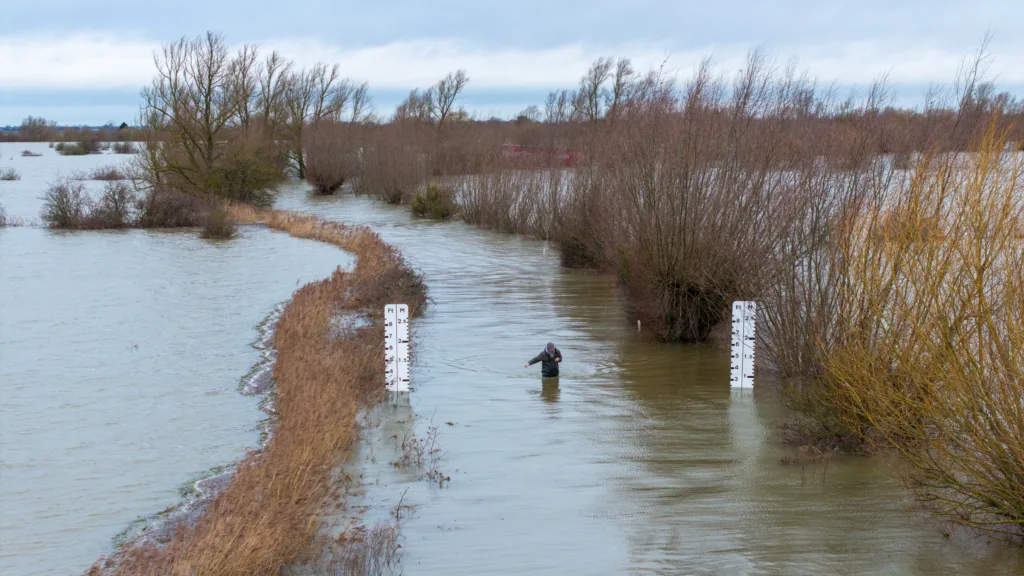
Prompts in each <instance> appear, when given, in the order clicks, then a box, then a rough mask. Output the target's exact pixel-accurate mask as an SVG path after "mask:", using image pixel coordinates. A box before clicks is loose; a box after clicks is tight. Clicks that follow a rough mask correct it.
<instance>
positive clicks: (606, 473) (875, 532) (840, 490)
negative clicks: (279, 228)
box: [278, 185, 1024, 575]
mask: <svg viewBox="0 0 1024 576" xmlns="http://www.w3.org/2000/svg"><path fill="white" fill-rule="evenodd" d="M278 205H279V206H280V207H283V208H291V209H297V210H303V211H308V212H312V213H316V214H319V215H321V216H323V217H326V218H328V219H331V220H337V221H342V222H348V223H355V224H367V225H370V226H372V227H373V228H374V229H375V230H377V231H378V232H379V233H380V234H381V235H382V236H383V238H384V239H385V240H386V241H388V242H390V243H392V244H394V245H395V246H397V247H398V248H399V249H401V250H402V252H403V253H404V254H405V256H406V257H407V258H408V260H409V261H410V262H411V263H412V264H413V266H415V267H416V268H418V269H419V270H421V271H422V272H423V274H424V276H425V278H426V282H427V284H428V285H429V287H430V295H431V297H432V298H433V304H432V305H431V306H430V308H429V310H428V311H427V312H426V314H425V315H424V316H423V317H422V318H419V319H417V320H414V321H413V347H414V354H415V357H414V361H413V368H412V385H413V391H412V393H411V394H410V395H409V397H408V398H407V399H403V400H401V401H399V403H398V405H397V406H389V407H387V408H386V409H383V410H382V411H381V412H382V415H381V416H380V417H379V419H378V420H377V424H378V427H377V428H374V429H372V430H371V431H370V433H369V434H368V437H367V440H366V441H365V442H363V443H362V445H361V446H360V449H359V450H358V451H357V453H356V454H355V455H354V457H353V462H354V466H355V468H356V469H358V471H359V472H358V473H359V474H361V475H362V485H363V487H362V488H361V489H358V490H355V493H356V496H354V497H353V499H352V507H353V508H354V509H358V510H362V508H361V507H365V510H366V511H365V512H363V513H362V518H363V520H364V521H368V522H374V521H377V520H380V519H386V518H388V516H389V512H390V511H391V510H392V509H393V508H394V506H396V505H397V504H398V503H399V502H400V501H401V502H402V504H403V505H411V506H412V508H411V509H408V510H406V511H405V515H406V516H407V518H406V519H405V520H404V522H403V524H402V534H403V536H402V546H403V548H402V551H403V567H404V571H405V573H406V574H444V575H452V574H661V573H681V574H943V573H945V574H1013V573H1024V553H1022V552H1021V550H1019V549H1017V548H1013V547H1004V546H1002V545H999V544H993V543H988V542H986V541H985V540H984V539H981V538H974V537H968V536H965V535H961V534H954V535H953V537H952V538H948V539H947V538H945V537H944V536H943V534H942V529H943V526H942V525H941V524H939V523H938V522H936V521H935V520H933V519H931V518H930V517H928V516H927V515H925V514H923V513H921V511H920V509H919V508H918V507H917V506H916V504H915V503H914V502H912V501H911V499H910V498H909V497H908V494H907V492H906V491H905V490H904V489H903V488H902V487H901V486H900V484H899V483H898V482H897V481H896V480H895V479H894V477H893V474H892V471H891V468H890V465H889V464H887V463H886V462H884V461H882V460H880V459H871V458H859V457H843V458H838V459H834V460H832V461H830V462H829V463H828V465H827V466H823V465H806V466H799V465H783V464H782V462H781V460H782V458H783V457H784V456H788V455H793V453H794V451H793V449H792V448H791V447H788V446H786V445H784V444H783V443H781V442H779V441H778V440H777V435H776V433H775V430H776V426H777V425H778V424H779V423H780V422H781V421H783V420H785V419H786V418H787V415H786V414H785V412H784V411H783V410H782V408H781V407H780V406H779V405H778V403H777V402H776V401H775V399H774V397H773V396H772V394H771V393H770V390H769V387H768V385H769V384H770V383H769V382H764V381H761V382H758V385H759V386H758V387H755V389H754V390H745V391H743V392H739V391H733V390H731V389H730V387H729V381H728V370H729V367H728V355H727V352H726V351H725V350H722V349H720V348H716V347H714V346H710V345H704V346H682V345H660V344H652V343H651V342H649V341H646V340H645V339H643V338H640V337H638V336H637V334H636V328H635V325H630V323H629V322H628V320H627V318H626V317H625V314H624V312H623V310H624V306H623V302H622V300H621V297H620V296H619V295H618V292H617V290H616V288H615V284H614V281H613V280H611V279H609V278H607V277H604V276H601V275H597V274H594V273H590V272H586V271H580V270H568V269H564V268H560V267H559V266H558V256H557V253H556V252H555V251H554V250H553V249H552V248H551V247H550V246H548V245H546V244H545V243H543V242H536V241H530V240H525V239H521V238H516V237H511V236H507V235H502V234H498V233H492V232H487V231H481V230H477V229H474V228H472V227H469V226H466V225H462V224H458V223H437V222H429V221H423V220H416V219H413V218H411V217H410V216H409V215H408V214H407V212H406V211H405V210H404V209H401V208H392V207H388V206H383V205H381V204H379V203H376V202H373V201H371V200H369V199H366V198H358V197H353V196H351V195H340V196H336V197H328V198H324V197H317V196H312V195H310V194H309V193H308V192H307V190H306V189H305V187H303V186H299V185H296V186H291V187H288V188H286V189H284V190H283V191H282V193H281V197H280V199H279V202H278ZM549 340H550V341H554V342H555V343H556V344H557V345H558V347H559V348H560V349H561V350H562V352H563V353H564V355H565V361H564V363H563V365H562V373H561V376H560V378H559V379H558V383H557V386H556V385H553V383H549V382H546V381H542V380H541V378H540V374H539V368H538V367H537V366H534V367H533V368H532V369H524V368H523V363H524V362H525V361H526V360H528V359H529V358H531V357H532V356H534V355H535V354H536V353H537V352H539V351H540V350H541V348H542V347H543V345H544V343H546V342H547V341H549ZM410 411H411V412H414V413H415V414H417V415H418V417H417V418H416V419H415V423H414V424H413V425H412V429H411V431H412V432H413V433H415V434H418V435H419V437H424V436H425V435H426V432H427V430H428V429H429V428H430V426H431V425H434V426H437V427H438V431H439V434H438V438H437V441H438V444H437V445H438V446H439V448H440V450H441V458H440V460H438V461H437V464H436V467H437V469H438V470H439V471H441V472H442V473H443V474H444V475H446V476H450V477H451V481H450V483H448V484H446V485H445V486H444V487H443V488H442V487H438V486H437V485H436V484H435V483H432V482H429V481H427V480H424V479H422V473H423V471H424V470H418V471H417V470H412V469H407V468H396V467H394V466H392V465H390V464H389V462H390V461H392V460H394V459H395V458H396V457H397V454H398V452H399V449H398V448H397V444H398V442H399V440H398V439H395V438H393V436H398V437H399V439H400V438H401V437H403V435H405V434H408V433H409V432H410V428H409V426H410V425H409V424H405V423H404V422H405V421H406V420H407V419H408V417H409V413H410ZM448 423H451V425H449V424H448ZM426 468H429V465H428V466H427V467H426Z"/></svg>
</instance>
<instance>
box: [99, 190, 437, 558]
mask: <svg viewBox="0 0 1024 576" xmlns="http://www.w3.org/2000/svg"><path fill="white" fill-rule="evenodd" d="M233 215H234V217H235V218H236V219H237V220H239V221H240V222H248V223H255V222H263V223H264V224H266V225H267V226H269V227H271V228H273V229H277V230H283V231H286V232H288V233H289V234H291V235H293V236H296V237H299V238H308V239H312V240H317V241H320V242H327V243H330V244H334V245H336V246H338V247H340V248H342V249H344V250H346V251H349V252H351V253H352V254H354V255H355V256H356V259H357V260H356V266H355V268H354V269H353V270H352V271H351V272H345V271H342V270H340V269H338V270H336V271H335V272H334V274H332V275H331V276H330V277H329V278H326V279H324V280H320V281H317V282H312V283H310V284H307V285H305V286H303V287H302V288H300V289H299V290H298V291H296V292H295V294H294V296H293V298H292V300H291V302H289V303H288V305H287V306H286V307H285V309H284V311H283V313H282V315H281V320H280V322H279V323H278V326H277V330H276V332H275V335H274V345H275V347H276V348H277V350H278V356H277V360H276V362H275V365H274V380H275V382H276V393H277V407H276V410H277V425H276V430H275V432H274V434H273V435H272V437H271V439H270V441H269V442H268V444H267V446H266V448H265V449H264V450H263V451H261V452H259V453H255V454H252V455H251V456H249V457H248V458H246V459H245V460H244V461H243V462H242V463H241V464H240V465H239V467H238V471H237V473H236V474H235V476H234V477H233V478H232V480H231V482H230V484H229V485H228V487H227V488H226V490H225V491H224V492H222V493H221V494H219V495H218V496H217V497H216V498H215V500H214V501H213V502H212V504H211V505H210V507H209V508H208V510H207V512H206V514H205V515H203V516H202V517H201V518H200V520H199V521H198V522H197V523H196V524H195V525H194V526H185V525H182V526H178V527H176V529H175V530H174V531H173V536H172V537H171V539H170V541H168V542H165V543H154V542H148V541H143V542H139V543H137V544H135V545H133V546H129V547H128V548H126V549H125V550H123V551H122V552H120V554H118V555H117V557H115V558H114V559H113V561H112V562H110V563H109V565H108V566H107V567H106V568H105V569H104V568H102V567H101V566H100V565H99V564H98V565H97V566H96V567H95V568H94V570H93V573H95V574H100V573H104V572H107V573H113V574H125V575H127V574H181V575H185V574H187V575H190V576H191V575H198V574H216V575H238V576H242V575H250V574H273V573H276V572H277V571H278V570H279V569H280V568H281V567H282V566H285V565H287V564H289V563H290V562H292V561H294V560H295V559H296V557H297V556H298V555H299V554H300V553H301V552H302V551H304V550H307V549H309V548H310V547H311V546H312V545H314V544H315V541H316V538H317V534H318V530H319V529H320V527H321V525H322V524H321V523H322V515H323V514H324V513H325V512H327V511H329V510H330V509H331V508H332V506H333V505H335V504H336V503H337V501H338V500H339V498H340V496H339V494H338V491H337V484H336V483H335V482H334V480H335V477H334V475H335V473H336V470H337V467H338V466H339V465H340V464H341V462H343V460H344V458H345V455H346V453H347V451H348V449H349V447H350V446H351V444H352V442H353V441H354V440H355V438H356V435H357V430H356V418H355V417H356V413H357V412H358V410H359V409H360V408H362V407H364V406H367V405H368V404H370V403H372V402H375V401H377V400H378V399H379V398H380V397H381V396H382V394H383V362H382V361H381V359H382V358H383V353H384V350H383V342H384V327H383V325H382V323H381V318H382V310H383V306H384V305H385V304H386V303H388V302H406V303H408V304H409V307H410V313H411V314H413V315H416V314H418V313H420V312H421V311H422V309H423V306H424V304H425V298H426V288H425V286H424V284H423V282H422V280H421V279H420V277H419V276H418V275H417V274H416V273H415V272H413V271H412V269H411V268H410V267H409V266H408V265H407V264H406V263H405V261H404V260H403V259H402V257H401V255H400V254H399V253H398V252H397V251H396V250H395V249H394V248H392V247H391V246H389V245H387V244H386V243H384V242H383V241H382V240H381V239H380V237H379V236H378V235H377V234H375V233H374V232H372V231H371V230H369V229H368V228H365V227H348V226H344V225H342V224H337V223H332V222H326V221H324V220H321V219H319V218H317V217H314V216H307V215H301V214H295V213H291V212H286V211H277V210H270V211H263V210H258V209H253V208H248V207H244V208H236V209H234V210H233ZM345 314H361V315H365V316H366V317H367V318H369V319H370V320H371V323H370V325H369V326H366V327H363V328H358V329H354V330H352V331H349V332H345V333H342V334H334V333H333V332H332V318H335V317H336V316H338V315H345Z"/></svg>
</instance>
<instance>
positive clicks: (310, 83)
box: [285, 63, 353, 179]
mask: <svg viewBox="0 0 1024 576" xmlns="http://www.w3.org/2000/svg"><path fill="white" fill-rule="evenodd" d="M352 90H353V88H352V81H351V80H348V79H342V78H340V74H339V68H338V65H337V64H335V65H333V66H331V67H329V68H328V67H327V65H326V64H323V63H317V64H316V65H314V66H313V67H312V68H310V69H309V70H303V71H301V72H296V73H292V74H291V75H290V77H289V78H288V82H287V88H286V91H285V109H286V112H287V124H286V128H285V138H286V142H287V146H288V159H289V161H290V162H291V164H292V167H293V168H294V169H295V172H296V175H297V176H298V177H299V178H300V179H304V178H305V177H306V160H305V156H304V155H303V150H302V141H303V140H302V134H303V131H304V130H305V128H306V126H307V125H309V124H316V123H318V122H320V121H322V120H336V119H338V118H339V117H340V116H341V114H342V112H343V110H344V108H345V106H346V105H347V104H348V101H349V98H350V96H351V94H352Z"/></svg>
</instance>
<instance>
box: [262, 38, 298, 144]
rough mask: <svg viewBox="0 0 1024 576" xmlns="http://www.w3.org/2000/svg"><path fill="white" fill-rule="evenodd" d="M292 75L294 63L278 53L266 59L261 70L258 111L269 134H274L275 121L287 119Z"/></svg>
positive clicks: (263, 126) (272, 53)
mask: <svg viewBox="0 0 1024 576" xmlns="http://www.w3.org/2000/svg"><path fill="white" fill-rule="evenodd" d="M291 73H292V63H291V62H290V61H288V60H286V59H285V58H284V57H283V56H281V54H279V53H278V52H276V51H274V52H271V53H270V54H269V55H268V56H267V57H266V59H265V60H264V61H263V65H262V66H261V68H260V71H259V78H258V84H259V88H258V94H257V97H256V110H257V114H258V115H259V117H260V124H261V126H262V128H264V129H265V130H267V131H268V132H269V133H273V132H274V127H273V124H274V123H275V121H277V120H281V119H283V118H284V117H285V109H286V107H285V102H286V97H287V95H288V85H289V79H290V78H291Z"/></svg>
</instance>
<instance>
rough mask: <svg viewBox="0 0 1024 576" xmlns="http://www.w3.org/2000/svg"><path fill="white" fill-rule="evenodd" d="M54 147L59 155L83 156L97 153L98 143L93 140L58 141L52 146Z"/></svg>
mask: <svg viewBox="0 0 1024 576" xmlns="http://www.w3.org/2000/svg"><path fill="white" fill-rule="evenodd" d="M54 149H55V150H56V151H57V152H58V153H59V154H60V155H61V156H85V155H87V154H99V153H100V143H99V142H97V141H95V140H81V141H79V142H60V143H58V144H57V145H56V146H55V147H54Z"/></svg>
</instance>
